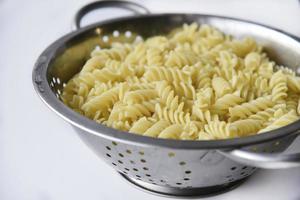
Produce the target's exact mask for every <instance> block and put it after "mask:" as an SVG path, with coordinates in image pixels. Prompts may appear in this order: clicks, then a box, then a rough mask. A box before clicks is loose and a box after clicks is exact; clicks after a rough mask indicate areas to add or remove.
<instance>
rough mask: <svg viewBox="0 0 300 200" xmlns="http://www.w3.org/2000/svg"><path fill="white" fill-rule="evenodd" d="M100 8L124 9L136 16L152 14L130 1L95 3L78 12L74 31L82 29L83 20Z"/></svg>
mask: <svg viewBox="0 0 300 200" xmlns="http://www.w3.org/2000/svg"><path fill="white" fill-rule="evenodd" d="M100 8H122V9H126V10H130V11H132V12H133V13H134V14H135V15H141V14H149V13H150V11H149V10H148V9H147V8H145V7H143V6H141V5H139V4H137V3H134V2H130V1H114V0H113V1H110V0H105V1H95V2H91V3H88V4H86V5H84V6H83V7H82V8H80V9H79V10H78V11H77V12H76V14H75V17H74V21H73V29H74V30H77V29H80V28H81V25H80V24H81V20H82V19H83V17H84V16H85V15H86V14H88V13H89V12H91V11H94V10H97V9H100Z"/></svg>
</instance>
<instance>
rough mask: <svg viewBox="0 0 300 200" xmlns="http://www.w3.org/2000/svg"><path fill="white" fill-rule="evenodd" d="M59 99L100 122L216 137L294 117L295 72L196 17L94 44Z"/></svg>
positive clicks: (297, 106)
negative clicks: (146, 34)
mask: <svg viewBox="0 0 300 200" xmlns="http://www.w3.org/2000/svg"><path fill="white" fill-rule="evenodd" d="M60 98H61V99H62V101H63V102H64V103H65V104H66V105H67V106H69V107H70V108H72V109H73V110H75V111H76V112H78V113H80V114H82V115H85V116H86V117H88V118H90V119H92V120H95V121H96V122H98V123H100V124H103V125H105V126H108V127H111V128H114V129H119V130H123V131H127V132H130V133H134V134H139V135H143V136H148V137H156V138H165V139H178V140H179V139H180V140H216V139H228V138H235V137H245V136H251V135H255V134H261V133H264V132H267V131H271V130H274V129H277V128H280V127H282V126H286V125H288V124H290V123H292V122H294V121H296V120H298V119H299V115H300V77H297V76H296V74H295V72H293V71H292V70H290V69H288V68H286V67H284V66H279V65H277V64H276V63H275V62H273V61H272V60H271V59H270V58H269V57H268V55H267V54H266V53H265V52H264V51H263V47H262V46H260V45H259V44H258V43H256V41H255V40H253V39H252V38H243V39H235V38H233V37H232V36H230V35H226V34H224V33H222V32H221V31H219V30H218V29H216V28H214V27H212V26H209V25H201V26H199V25H198V24H196V23H193V24H190V25H187V24H185V25H183V27H182V28H178V29H175V30H173V31H172V32H171V33H170V34H169V35H167V36H154V37H150V38H148V39H146V40H141V41H135V42H133V43H131V44H129V43H120V42H119V43H112V44H111V47H110V48H105V49H100V48H96V49H95V50H94V51H92V52H91V58H90V59H88V60H87V61H86V63H85V64H84V65H83V67H82V70H81V71H80V72H79V73H78V74H76V75H75V76H74V77H73V78H72V79H70V80H69V82H68V83H67V84H66V86H65V87H64V90H63V92H62V94H61V95H60Z"/></svg>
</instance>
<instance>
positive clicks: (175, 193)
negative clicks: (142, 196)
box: [119, 173, 248, 198]
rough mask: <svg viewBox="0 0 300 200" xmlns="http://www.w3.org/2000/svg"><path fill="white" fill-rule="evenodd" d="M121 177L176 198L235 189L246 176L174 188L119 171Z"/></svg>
mask: <svg viewBox="0 0 300 200" xmlns="http://www.w3.org/2000/svg"><path fill="white" fill-rule="evenodd" d="M119 174H120V175H121V177H123V178H124V180H126V182H128V183H130V184H131V185H133V186H135V187H136V188H138V189H140V190H142V191H145V192H148V193H151V194H155V195H158V196H165V197H173V198H174V197H178V198H185V197H208V196H214V195H218V194H222V193H225V192H228V191H230V190H233V189H235V188H236V187H238V186H240V185H241V184H242V183H243V182H245V180H246V179H247V178H248V177H245V178H243V179H240V180H237V181H233V182H230V183H227V184H223V185H216V186H210V187H202V188H192V187H191V188H176V187H171V186H158V185H154V184H151V183H147V182H144V181H140V180H136V179H133V178H130V177H128V176H126V175H125V174H122V173H119Z"/></svg>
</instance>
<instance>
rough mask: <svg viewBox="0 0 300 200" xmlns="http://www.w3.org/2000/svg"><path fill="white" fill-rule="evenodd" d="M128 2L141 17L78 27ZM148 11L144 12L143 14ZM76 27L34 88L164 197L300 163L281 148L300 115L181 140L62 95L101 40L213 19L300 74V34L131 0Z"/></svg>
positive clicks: (209, 190)
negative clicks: (130, 128) (112, 118)
mask: <svg viewBox="0 0 300 200" xmlns="http://www.w3.org/2000/svg"><path fill="white" fill-rule="evenodd" d="M107 6H112V7H116V6H117V7H123V8H127V9H129V10H132V11H134V13H136V14H140V15H138V16H133V17H126V18H119V19H114V20H108V21H103V22H98V23H95V24H92V25H89V26H86V27H84V28H79V26H80V19H81V17H82V16H83V15H84V14H86V13H87V12H89V11H90V10H93V9H95V8H100V7H107ZM141 14H143V15H141ZM75 19H76V20H75V21H76V23H75V24H76V27H77V28H78V30H76V31H74V32H72V33H70V34H67V35H65V36H64V37H62V38H60V39H58V40H57V41H55V42H54V43H53V44H51V45H50V46H49V47H48V48H47V49H46V50H45V51H44V52H43V53H42V54H41V56H40V57H39V58H38V60H37V62H36V64H35V66H34V70H33V84H34V87H35V89H36V91H37V93H38V94H39V96H40V97H41V99H42V100H43V101H44V102H45V103H46V105H47V106H48V107H49V108H51V109H52V110H53V111H54V112H56V113H57V114H58V115H59V116H60V117H62V118H63V119H65V120H66V121H68V122H69V123H70V124H71V125H72V126H73V127H74V129H75V130H76V132H77V133H78V135H79V136H80V138H81V139H82V140H83V141H84V142H85V143H86V144H87V145H88V146H89V147H90V148H91V149H92V150H93V151H94V152H95V153H96V154H97V155H98V156H99V157H100V158H102V159H103V160H104V161H105V162H107V163H108V164H109V165H111V166H112V167H113V168H115V169H116V170H117V171H118V172H119V173H120V174H121V175H122V176H123V177H124V178H126V179H127V180H128V181H129V182H131V183H133V184H135V185H136V186H138V187H139V188H143V189H145V190H147V191H150V192H154V193H156V194H162V195H173V196H193V195H209V194H215V193H220V192H223V191H227V190H229V189H232V188H234V187H235V186H237V185H239V184H240V183H241V182H243V180H245V179H246V178H247V177H248V176H250V175H251V174H253V173H254V172H255V170H256V167H262V168H284V167H295V166H299V165H300V154H299V153H297V154H292V155H291V154H282V152H283V151H284V150H285V149H286V148H287V147H289V146H290V145H291V143H292V142H293V141H294V139H295V138H296V137H297V134H298V130H299V129H300V121H296V122H295V123H292V124H290V125H288V126H286V127H283V128H280V129H277V130H274V131H271V132H268V133H264V134H261V135H256V136H251V137H245V138H237V139H228V140H216V141H177V140H168V139H156V138H150V137H144V136H140V135H134V134H130V133H126V132H122V131H118V130H115V129H111V128H108V127H105V126H103V125H101V124H98V123H96V122H94V121H92V120H90V119H88V118H86V117H84V116H81V115H80V114H77V113H76V112H74V111H72V110H71V109H69V108H68V107H67V106H65V105H64V104H63V103H62V102H61V100H60V99H59V96H60V94H61V92H62V89H63V87H64V86H65V83H66V82H67V81H68V80H69V79H70V78H71V77H72V76H74V75H75V74H76V73H77V72H79V71H80V69H81V67H82V66H83V64H84V62H85V61H86V60H87V59H88V58H89V55H90V51H91V50H92V49H94V48H95V47H96V46H99V47H101V48H103V47H109V46H110V43H111V42H113V41H127V42H128V41H129V42H130V41H134V40H135V39H137V38H139V37H143V38H147V37H150V36H154V35H158V34H166V33H168V32H169V31H171V30H172V29H174V28H176V27H179V26H182V24H183V23H192V22H197V23H199V24H203V23H205V24H210V25H213V26H215V27H217V28H219V29H220V30H222V31H224V32H225V33H227V34H232V35H233V36H235V37H242V36H251V37H253V38H255V39H256V40H257V41H258V42H260V43H261V44H262V45H263V46H265V48H266V51H267V52H268V53H269V55H270V56H271V57H272V58H273V59H274V60H276V61H277V62H278V63H281V64H284V65H285V66H288V67H289V68H291V69H293V70H295V71H296V72H299V66H300V43H299V41H297V38H293V37H292V36H290V35H288V34H286V33H284V32H282V31H278V30H275V29H273V28H270V27H266V26H263V25H260V24H256V23H253V22H248V21H244V20H239V19H232V18H227V17H221V16H211V15H201V14H149V11H148V10H147V9H146V8H143V7H142V6H140V5H137V4H135V3H131V2H124V1H121V2H119V1H101V2H96V3H92V4H89V5H87V6H85V7H83V8H82V9H81V10H80V11H79V12H78V14H77V15H76V18H75Z"/></svg>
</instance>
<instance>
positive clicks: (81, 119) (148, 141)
mask: <svg viewBox="0 0 300 200" xmlns="http://www.w3.org/2000/svg"><path fill="white" fill-rule="evenodd" d="M172 16H196V17H209V18H216V19H219V20H220V19H221V20H231V21H235V22H239V23H246V24H251V25H255V26H258V27H260V28H264V29H265V30H268V31H271V32H272V33H274V34H280V36H281V37H285V39H287V40H292V42H294V43H295V44H297V45H298V46H299V49H300V43H299V42H298V41H297V40H295V38H294V37H293V36H292V35H290V34H288V33H286V32H283V31H281V30H278V29H275V28H272V27H269V26H266V25H263V24H259V23H256V22H252V21H249V20H243V19H237V18H232V17H225V16H219V15H208V14H197V13H194V14H193V13H191V14H186V13H167V14H147V15H142V16H129V17H122V18H117V19H110V20H105V21H101V22H97V23H94V24H91V25H88V26H86V27H83V28H81V29H79V30H77V31H74V32H71V33H69V34H66V35H65V36H62V37H61V38H59V39H57V40H56V41H55V42H53V43H52V44H51V45H50V46H48V47H47V48H46V49H45V50H44V51H43V52H42V54H41V55H40V56H39V58H38V60H37V61H36V63H35V65H34V68H33V72H32V81H33V85H34V89H35V91H36V92H37V94H38V96H39V97H40V98H41V100H42V101H43V102H44V103H45V104H46V105H47V106H48V107H49V108H50V109H51V110H52V111H54V112H55V113H56V114H58V115H59V116H60V117H62V118H63V119H64V120H66V121H67V122H69V123H70V124H71V125H73V126H75V127H77V128H79V129H81V130H84V131H85V132H87V133H90V134H94V135H97V136H100V137H103V138H106V139H109V140H112V141H115V142H122V143H128V144H134V145H137V146H144V147H147V146H148V147H152V146H158V147H164V148H171V149H224V148H234V147H235V148H236V147H242V146H248V145H253V144H259V143H263V142H267V141H272V140H276V139H279V138H281V137H285V136H287V135H290V134H295V133H297V131H298V130H299V129H300V120H297V121H295V122H293V123H291V124H289V125H287V126H284V127H282V128H279V129H276V130H273V131H269V132H266V133H263V134H259V135H253V136H248V137H242V138H232V139H223V140H207V141H200V140H173V139H160V138H151V137H147V136H141V135H137V134H132V133H129V132H125V131H120V130H117V129H113V128H109V127H106V126H104V125H102V124H99V123H97V122H95V121H93V120H91V119H88V118H87V117H85V116H83V115H81V114H78V113H77V112H75V111H73V110H72V109H70V108H69V107H68V106H66V105H65V104H63V103H62V102H61V101H60V100H58V99H57V97H56V96H55V95H54V93H53V92H52V90H51V88H50V86H49V84H48V81H47V69H48V66H49V64H50V62H51V60H52V59H53V58H54V57H55V56H56V55H55V52H56V50H57V49H58V48H60V47H61V46H62V45H63V44H65V43H66V42H67V41H69V40H71V39H72V38H74V37H77V36H78V35H80V34H82V33H84V32H87V31H90V30H91V29H94V28H96V27H99V26H101V25H107V24H110V23H114V22H120V21H125V20H131V19H136V18H152V17H172Z"/></svg>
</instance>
